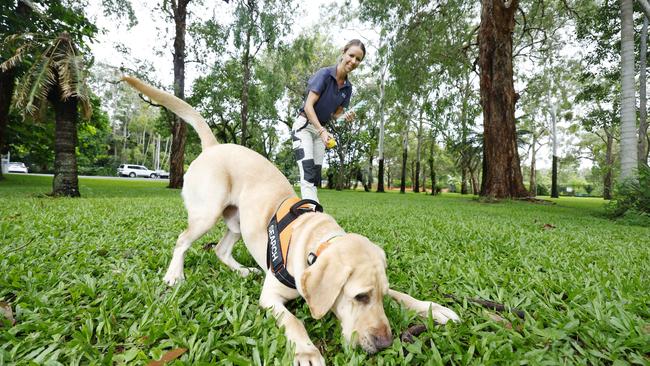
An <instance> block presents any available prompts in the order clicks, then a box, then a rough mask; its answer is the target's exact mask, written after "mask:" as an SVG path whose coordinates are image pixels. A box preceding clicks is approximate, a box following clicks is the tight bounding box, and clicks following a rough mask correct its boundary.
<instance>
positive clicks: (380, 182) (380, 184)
mask: <svg viewBox="0 0 650 366" xmlns="http://www.w3.org/2000/svg"><path fill="white" fill-rule="evenodd" d="M377 165H378V167H377V192H380V193H384V192H385V191H384V159H383V158H380V159H379V161H378V162H377Z"/></svg>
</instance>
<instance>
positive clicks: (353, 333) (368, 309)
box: [123, 77, 459, 365]
mask: <svg viewBox="0 0 650 366" xmlns="http://www.w3.org/2000/svg"><path fill="white" fill-rule="evenodd" d="M123 80H125V81H126V82H127V83H129V84H130V85H131V86H133V87H134V88H135V89H137V90H138V91H140V92H141V93H142V94H144V95H147V96H148V97H149V98H151V99H152V100H154V101H156V102H158V103H159V104H161V105H163V106H165V107H166V108H168V109H169V110H171V111H172V112H174V113H175V114H176V115H178V116H179V117H181V118H182V119H183V120H185V121H186V122H187V123H189V124H190V125H191V126H192V127H193V128H194V129H195V130H196V132H197V133H198V134H199V137H200V139H201V147H202V150H203V151H202V153H201V154H200V155H199V156H198V157H197V158H196V159H195V160H194V161H193V162H192V164H190V167H189V169H188V170H187V173H186V174H185V181H184V187H183V191H182V196H183V200H184V202H185V207H186V209H187V214H188V226H187V229H186V230H185V231H183V232H182V233H181V234H180V235H179V237H178V241H177V242H176V247H175V248H174V252H173V255H172V259H171V263H170V264H169V268H168V269H167V273H166V274H165V277H164V281H165V282H166V283H167V284H168V285H174V284H176V283H178V282H179V281H181V280H183V278H184V277H183V260H184V256H185V252H186V251H187V250H188V248H189V247H190V245H191V244H192V242H194V241H195V240H197V239H199V238H200V237H201V236H202V235H204V234H205V233H206V232H208V230H210V229H211V228H212V227H213V226H214V225H215V223H216V221H217V220H218V219H219V218H220V217H222V218H223V220H224V221H225V224H226V226H227V230H226V233H225V235H224V236H223V238H222V239H221V240H220V242H219V244H218V245H217V246H216V247H215V252H216V254H217V256H218V257H219V259H220V260H221V261H223V263H225V264H226V265H227V266H228V267H230V268H232V269H233V270H235V271H238V272H239V273H240V274H241V275H242V276H247V275H249V274H250V273H251V272H259V269H256V268H245V267H244V266H242V265H241V264H240V263H238V262H237V261H236V260H235V259H234V258H233V257H232V249H233V245H234V244H235V242H237V240H239V239H240V238H242V239H243V241H244V244H245V245H246V247H247V248H248V251H249V252H250V253H251V255H252V256H253V258H254V259H255V261H256V262H257V264H258V265H259V267H260V268H262V270H263V271H264V272H266V276H265V279H264V285H263V287H262V294H261V296H260V305H261V306H262V307H264V308H269V309H272V312H273V314H274V315H275V317H276V319H277V321H278V323H279V324H280V325H281V326H284V327H285V333H286V336H287V338H288V339H289V341H290V342H292V343H293V344H294V345H295V356H294V364H295V365H324V364H325V360H324V358H323V357H322V356H321V354H320V352H319V351H318V349H317V348H316V346H314V344H313V343H312V342H311V340H310V339H309V335H308V334H307V331H306V330H305V327H304V326H303V324H302V322H301V321H300V320H298V319H297V318H296V317H295V316H294V315H293V314H291V313H290V312H289V311H288V310H287V308H286V307H285V305H284V304H285V303H286V302H287V301H289V300H292V299H295V298H297V297H298V296H302V297H303V298H304V299H305V301H306V302H307V304H308V306H309V310H310V312H311V315H312V316H313V317H314V318H315V319H320V318H322V317H323V316H325V314H327V312H329V311H330V310H331V311H332V312H333V313H334V314H335V315H336V317H337V318H338V319H339V321H340V322H341V327H342V332H343V336H344V338H345V339H346V341H347V342H349V343H350V344H351V345H359V346H361V347H362V348H363V349H364V350H365V351H367V352H369V353H375V352H377V351H379V350H381V349H384V348H387V347H389V346H390V345H391V344H392V341H393V338H392V335H391V331H390V326H389V323H388V319H387V318H386V315H385V313H384V307H383V297H384V296H385V295H389V296H391V297H392V298H394V299H396V300H397V301H399V302H400V303H402V304H403V305H404V306H406V307H407V308H409V309H412V310H414V311H416V312H417V313H418V314H420V315H421V316H425V317H426V316H428V314H431V315H432V317H433V318H434V319H435V320H436V321H437V322H438V323H446V322H447V321H449V320H453V321H458V320H459V318H458V315H456V313H455V312H454V311H452V310H450V309H448V308H446V307H444V306H441V305H438V304H436V303H433V302H429V301H420V300H416V299H414V298H412V297H411V296H409V295H407V294H404V293H401V292H398V291H394V290H391V289H389V287H388V280H387V278H386V256H385V254H384V251H383V250H382V249H381V248H380V247H379V246H377V245H375V244H373V243H372V242H370V240H368V239H367V238H365V237H363V236H361V235H357V234H348V233H345V231H344V230H343V229H342V228H341V227H340V226H339V225H338V224H337V223H336V221H334V219H333V218H332V217H331V216H329V215H327V214H324V213H321V212H309V213H305V214H303V215H301V216H299V217H298V218H297V219H296V220H295V221H294V226H293V232H292V234H291V247H290V250H291V253H290V255H288V257H287V262H286V270H287V271H288V273H290V274H292V275H293V276H294V277H295V279H296V280H295V287H296V288H295V289H293V288H290V287H287V286H286V285H284V284H283V283H281V282H280V281H279V280H278V278H276V276H275V275H274V274H273V273H272V271H271V270H269V268H268V266H267V242H268V240H269V234H268V233H267V226H268V224H269V221H270V220H271V218H272V217H273V216H274V214H275V213H276V211H277V210H278V207H279V206H280V204H281V203H282V202H283V201H284V200H285V199H288V198H291V197H295V196H296V194H295V192H294V190H293V188H292V186H291V184H290V183H289V182H288V181H287V179H286V178H285V177H284V176H283V175H282V173H281V172H280V171H279V170H278V169H277V168H276V167H275V166H274V165H273V164H272V163H270V162H269V161H268V160H267V159H265V158H264V157H262V156H261V155H259V154H257V153H256V152H254V151H252V150H250V149H247V148H245V147H242V146H239V145H233V144H219V143H218V142H217V140H216V138H215V137H214V135H213V134H212V131H211V130H210V128H209V127H208V125H207V123H206V122H205V120H204V119H203V118H202V117H201V115H200V114H199V113H198V112H196V111H195V110H194V109H192V107H190V105H188V104H187V103H185V102H184V101H182V100H180V99H178V98H176V97H174V96H173V95H171V94H168V93H166V92H163V91H161V90H158V89H156V88H154V87H152V86H150V85H147V84H145V83H143V82H141V81H140V80H138V79H135V78H131V77H124V78H123ZM333 237H336V240H335V241H331V243H329V242H330V240H329V239H331V238H333ZM324 242H328V243H329V244H330V245H328V246H327V248H326V249H325V250H322V252H319V253H320V254H319V256H318V260H317V261H316V262H313V264H311V265H310V264H309V262H310V261H308V256H309V253H315V252H317V249H318V247H319V246H321V244H322V243H324Z"/></svg>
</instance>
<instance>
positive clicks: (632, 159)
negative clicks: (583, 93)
mask: <svg viewBox="0 0 650 366" xmlns="http://www.w3.org/2000/svg"><path fill="white" fill-rule="evenodd" d="M633 3H634V2H633V0H620V4H621V178H622V179H628V178H634V170H635V169H636V168H637V151H636V146H637V138H636V101H635V85H634V17H633Z"/></svg>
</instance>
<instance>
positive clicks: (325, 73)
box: [300, 65, 352, 125]
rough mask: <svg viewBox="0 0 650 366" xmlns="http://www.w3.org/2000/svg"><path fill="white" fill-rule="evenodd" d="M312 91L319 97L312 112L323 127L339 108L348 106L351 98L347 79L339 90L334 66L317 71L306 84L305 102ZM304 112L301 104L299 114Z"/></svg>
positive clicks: (350, 88) (350, 86)
mask: <svg viewBox="0 0 650 366" xmlns="http://www.w3.org/2000/svg"><path fill="white" fill-rule="evenodd" d="M310 91H313V92H314V93H316V94H318V95H319V96H320V97H319V98H318V100H317V101H316V103H315V104H314V110H315V111H316V116H317V117H318V121H319V122H320V123H321V124H323V125H325V124H327V123H328V122H329V120H330V119H332V114H334V112H336V109H337V108H338V107H339V106H343V107H344V108H347V107H348V105H349V104H350V97H351V96H352V84H351V83H350V81H349V80H348V79H345V83H344V84H343V86H342V87H340V88H339V86H338V84H337V82H336V65H334V66H330V67H324V68H322V69H320V70H318V71H317V72H316V73H315V74H314V75H313V76H312V77H311V78H310V79H309V82H307V90H306V92H305V101H306V100H307V95H309V92H310ZM304 111H305V104H304V102H303V105H302V107H301V108H300V112H304Z"/></svg>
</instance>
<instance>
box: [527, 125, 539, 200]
mask: <svg viewBox="0 0 650 366" xmlns="http://www.w3.org/2000/svg"><path fill="white" fill-rule="evenodd" d="M535 144H537V136H536V135H535V127H534V126H533V146H532V151H531V157H530V187H528V190H529V193H530V196H531V197H536V196H537V172H536V171H535V170H536V169H537V168H536V166H535V163H536V161H535V159H536V158H535V153H536V152H537V151H536V150H535Z"/></svg>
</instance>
